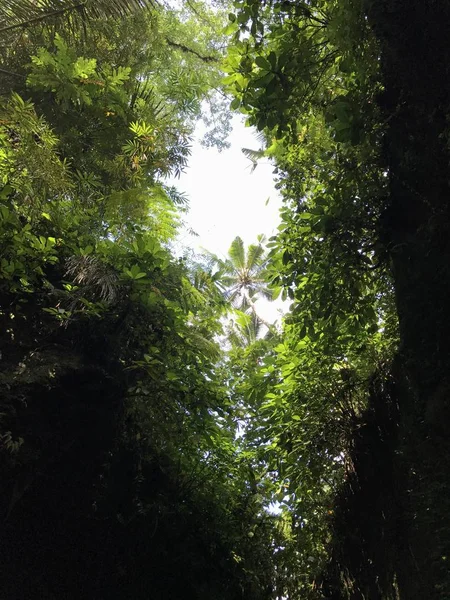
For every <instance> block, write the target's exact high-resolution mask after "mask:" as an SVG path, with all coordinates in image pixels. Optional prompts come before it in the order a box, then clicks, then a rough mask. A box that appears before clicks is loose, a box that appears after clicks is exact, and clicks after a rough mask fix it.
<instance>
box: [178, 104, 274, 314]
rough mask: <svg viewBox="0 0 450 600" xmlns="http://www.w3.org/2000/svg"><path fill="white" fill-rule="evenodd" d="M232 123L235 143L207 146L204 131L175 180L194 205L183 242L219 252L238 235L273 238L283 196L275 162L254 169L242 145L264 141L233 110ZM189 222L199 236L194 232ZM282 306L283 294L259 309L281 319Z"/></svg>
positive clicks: (254, 145) (263, 162) (187, 217)
mask: <svg viewBox="0 0 450 600" xmlns="http://www.w3.org/2000/svg"><path fill="white" fill-rule="evenodd" d="M232 124H233V131H232V133H231V135H230V137H229V139H228V141H229V142H230V144H231V146H230V148H229V149H227V150H222V152H219V151H218V150H216V149H215V148H203V147H202V146H201V145H200V142H199V139H200V138H201V131H199V135H198V136H197V139H196V141H195V142H194V143H193V145H192V154H191V157H190V160H189V165H188V168H187V169H186V171H185V173H183V174H182V175H181V177H180V178H179V179H178V180H176V181H174V182H172V183H173V184H174V185H175V186H176V187H177V189H178V190H179V191H181V192H184V193H185V194H186V196H187V198H188V200H189V205H190V209H189V212H188V214H187V215H185V216H184V221H185V223H186V226H185V230H184V231H183V232H182V233H181V235H180V238H179V241H178V243H179V244H180V245H181V246H185V247H186V246H187V247H190V248H193V249H194V250H196V251H201V250H202V249H203V248H204V249H206V250H209V251H210V252H214V253H215V254H217V255H218V256H220V257H225V256H226V254H227V252H228V249H229V247H230V245H231V242H232V241H233V239H234V238H235V237H236V236H240V237H241V238H242V239H243V241H244V244H245V246H248V245H249V244H252V243H256V241H257V239H256V238H257V235H258V234H260V233H262V234H265V235H266V236H267V238H269V237H270V236H271V235H273V234H274V233H275V232H276V229H277V227H278V225H279V223H280V217H279V209H280V208H281V198H280V196H279V194H278V192H277V190H276V189H275V187H274V176H273V169H274V167H273V165H272V164H271V163H270V162H269V161H268V160H267V159H262V160H261V161H260V162H259V163H258V166H257V167H256V169H254V170H253V171H252V163H251V161H250V160H249V159H248V158H247V157H246V156H245V155H244V154H243V153H242V148H251V149H252V150H258V149H259V148H260V147H261V143H260V142H259V141H258V139H257V138H256V133H255V131H254V130H253V129H251V128H249V127H245V125H244V121H243V118H242V119H241V118H240V117H239V116H234V117H233V121H232ZM199 129H201V128H199ZM189 228H191V229H192V230H193V231H195V232H196V233H197V236H192V235H190V234H189V233H188V230H189ZM282 308H283V303H282V302H281V300H277V301H275V302H273V303H269V302H267V301H266V300H262V299H261V300H259V301H258V302H257V309H258V313H259V314H260V315H261V317H263V318H264V319H265V320H267V321H269V322H273V321H275V320H278V319H279V317H280V310H281V309H282ZM284 308H286V306H284Z"/></svg>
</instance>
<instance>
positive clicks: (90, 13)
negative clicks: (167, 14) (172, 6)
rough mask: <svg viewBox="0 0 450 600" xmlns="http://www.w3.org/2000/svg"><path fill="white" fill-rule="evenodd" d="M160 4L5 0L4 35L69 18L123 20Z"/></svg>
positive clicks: (1, 7)
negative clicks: (19, 29) (136, 12)
mask: <svg viewBox="0 0 450 600" xmlns="http://www.w3.org/2000/svg"><path fill="white" fill-rule="evenodd" d="M157 5H158V2H157V0H3V1H2V2H1V4H0V35H1V34H3V35H5V34H6V33H7V32H9V31H12V30H14V29H18V28H21V29H24V28H28V27H32V26H33V25H36V24H38V23H45V24H49V25H51V24H53V23H54V22H55V21H56V20H58V19H64V18H67V17H75V18H78V19H81V20H82V21H86V20H89V19H97V18H100V17H111V18H122V17H124V16H126V15H129V14H131V13H132V12H134V11H136V10H141V9H144V8H155V7H156V6H157Z"/></svg>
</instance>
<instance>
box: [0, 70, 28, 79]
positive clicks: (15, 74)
mask: <svg viewBox="0 0 450 600" xmlns="http://www.w3.org/2000/svg"><path fill="white" fill-rule="evenodd" d="M0 73H4V74H5V75H12V76H13V77H21V78H22V79H26V75H22V74H21V73H13V72H12V71H7V70H6V69H2V68H0Z"/></svg>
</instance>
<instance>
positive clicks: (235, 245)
mask: <svg viewBox="0 0 450 600" xmlns="http://www.w3.org/2000/svg"><path fill="white" fill-rule="evenodd" d="M228 256H229V257H230V261H231V262H232V263H233V266H234V268H235V269H236V270H242V269H245V268H246V264H245V263H246V260H245V248H244V242H243V241H242V239H241V238H240V237H239V236H237V237H235V238H234V240H233V241H232V242H231V246H230V249H229V250H228Z"/></svg>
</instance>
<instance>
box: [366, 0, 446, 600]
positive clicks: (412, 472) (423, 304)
mask: <svg viewBox="0 0 450 600" xmlns="http://www.w3.org/2000/svg"><path fill="white" fill-rule="evenodd" d="M368 15H369V19H370V21H371V24H372V27H373V30H374V32H375V35H376V36H377V38H378V40H379V42H380V49H381V67H382V74H383V79H384V86H385V92H384V93H383V95H382V97H381V98H380V106H381V108H382V110H383V112H384V117H385V120H386V121H385V122H386V123H388V128H387V131H386V136H385V148H384V151H385V158H386V165H387V169H388V173H389V178H390V206H389V209H388V211H387V213H386V218H385V227H386V234H387V236H388V240H389V250H390V256H391V260H392V266H393V270H394V279H395V289H396V299H397V310H398V315H399V320H400V336H401V347H400V351H399V356H398V361H397V372H396V373H395V375H396V379H397V387H398V389H399V394H400V397H399V403H400V429H399V446H398V450H397V453H396V457H395V459H394V460H395V463H396V464H394V469H395V471H396V474H397V477H396V481H397V486H398V490H397V491H398V499H399V502H400V505H401V507H402V509H401V515H400V518H399V523H398V524H397V525H398V531H399V536H398V539H397V544H398V549H397V550H398V552H397V556H398V564H397V569H396V570H397V574H398V586H399V590H400V597H401V598H402V600H403V599H407V600H409V599H413V598H414V599H416V598H417V599H420V600H425V599H427V600H428V599H429V600H433V599H442V600H443V599H444V598H445V599H448V598H450V575H449V568H448V561H450V438H449V435H448V431H449V427H450V312H449V310H450V204H449V199H450V190H449V181H450V172H449V171H450V170H449V160H450V153H449V144H448V137H449V136H448V134H449V131H450V129H449V127H450V124H449V121H448V116H449V115H448V113H449V110H450V77H449V75H450V73H449V70H450V43H449V40H450V2H449V1H448V0H434V1H432V0H372V2H370V6H368Z"/></svg>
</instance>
